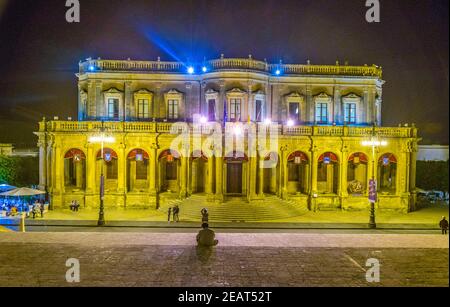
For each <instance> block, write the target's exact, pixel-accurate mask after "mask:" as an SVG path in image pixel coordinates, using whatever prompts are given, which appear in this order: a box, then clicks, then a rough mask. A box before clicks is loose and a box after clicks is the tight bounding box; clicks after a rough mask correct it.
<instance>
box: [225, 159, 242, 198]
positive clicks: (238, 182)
mask: <svg viewBox="0 0 450 307" xmlns="http://www.w3.org/2000/svg"><path fill="white" fill-rule="evenodd" d="M227 193H228V194H242V162H229V163H227Z"/></svg>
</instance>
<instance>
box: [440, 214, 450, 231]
mask: <svg viewBox="0 0 450 307" xmlns="http://www.w3.org/2000/svg"><path fill="white" fill-rule="evenodd" d="M439 227H441V230H442V234H443V235H446V234H447V229H448V221H447V220H446V219H445V216H443V217H442V220H441V221H440V222H439Z"/></svg>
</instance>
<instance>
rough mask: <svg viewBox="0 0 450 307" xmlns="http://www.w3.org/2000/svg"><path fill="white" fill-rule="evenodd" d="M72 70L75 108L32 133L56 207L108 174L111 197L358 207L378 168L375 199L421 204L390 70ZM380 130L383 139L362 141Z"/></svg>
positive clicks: (119, 63) (237, 61)
mask: <svg viewBox="0 0 450 307" xmlns="http://www.w3.org/2000/svg"><path fill="white" fill-rule="evenodd" d="M77 77H78V93H79V100H78V119H77V120H72V119H68V120H61V119H59V118H57V117H55V118H54V119H53V120H50V121H48V120H45V119H44V120H43V121H42V122H40V126H39V131H38V132H36V134H37V135H38V137H39V143H38V146H39V149H40V187H41V189H45V190H47V192H48V193H49V197H50V202H51V206H53V208H61V207H67V206H68V205H69V204H70V202H71V201H72V200H78V201H79V202H80V204H81V205H82V206H83V205H84V206H86V207H97V206H98V205H99V202H100V201H99V198H100V195H99V193H100V174H101V173H102V172H104V174H105V192H104V203H105V207H106V208H112V207H117V208H118V207H126V208H153V209H154V208H157V207H158V205H159V200H160V199H166V197H169V196H172V197H176V198H182V199H183V198H188V197H190V196H191V195H193V194H199V195H198V196H200V197H201V196H204V199H205V201H207V202H215V203H222V202H226V201H227V199H229V198H231V197H233V199H235V197H241V198H242V205H243V206H245V203H247V202H253V201H258V200H261V199H264V197H266V196H268V195H276V196H278V197H280V198H282V199H288V200H289V202H290V203H295V204H297V205H298V206H304V207H306V208H308V209H309V210H358V209H360V210H362V209H366V208H368V206H369V202H368V186H369V180H370V179H371V177H372V174H373V175H374V176H375V177H376V180H377V186H378V201H377V208H378V209H387V210H398V211H402V212H409V211H412V210H414V203H415V193H414V190H415V169H416V167H415V165H416V151H417V142H418V140H419V139H418V137H417V129H416V128H415V127H414V126H406V125H405V126H398V127H383V126H382V125H381V123H382V119H381V108H382V86H383V84H384V81H383V80H382V70H381V67H378V66H375V65H372V66H367V65H364V66H349V65H339V63H336V65H313V64H311V63H309V61H308V63H306V64H281V63H280V64H269V63H267V62H265V61H258V60H255V59H252V58H251V56H249V58H224V57H223V56H222V57H221V58H219V59H216V60H210V61H205V62H204V63H202V64H200V65H193V66H189V65H186V64H185V63H179V62H164V61H161V60H160V59H159V58H158V60H157V61H133V60H103V59H87V60H86V61H84V62H80V64H79V73H78V74H77ZM177 122H181V123H183V124H182V125H181V126H180V127H181V128H176V129H174V127H177V125H179V124H176V123H177ZM101 131H103V133H105V134H106V135H108V136H109V137H110V138H112V139H113V142H109V143H105V144H104V149H103V158H102V150H101V146H102V145H101V144H100V143H98V142H93V141H92V136H97V135H98V134H99V133H101ZM227 131H231V133H228V132H227ZM264 131H265V132H268V131H270V132H271V133H266V134H265V137H264V138H261V137H257V138H256V140H254V138H253V137H251V135H252V136H253V135H254V133H256V135H258V136H260V135H262V132H264ZM180 135H183V136H185V135H188V136H189V137H188V139H189V141H188V142H184V143H183V142H182V143H180V142H177V141H176V140H178V139H179V138H180ZM211 135H215V138H213V141H206V140H211ZM193 136H195V137H197V139H198V138H199V139H200V140H201V142H202V144H203V145H202V147H200V148H199V147H198V146H197V147H196V146H194V144H193V142H194V141H193V139H194V137H193ZM250 137H251V138H252V141H250ZM374 139H376V140H378V142H379V143H378V145H379V146H375V147H372V146H364V145H367V144H364V142H366V141H370V140H374ZM227 140H232V141H231V142H227ZM269 142H270V143H271V145H268V143H269ZM205 143H206V145H205ZM227 143H228V144H232V147H231V148H230V147H229V146H228V147H227V146H226V144H227ZM237 143H239V144H240V145H236V144H237ZM174 144H175V145H174ZM273 144H275V145H273ZM266 162H268V163H266Z"/></svg>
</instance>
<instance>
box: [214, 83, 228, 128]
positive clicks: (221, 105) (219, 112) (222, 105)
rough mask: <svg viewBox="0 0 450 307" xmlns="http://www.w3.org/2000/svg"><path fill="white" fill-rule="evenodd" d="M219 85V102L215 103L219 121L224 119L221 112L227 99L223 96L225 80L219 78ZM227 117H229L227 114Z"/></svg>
mask: <svg viewBox="0 0 450 307" xmlns="http://www.w3.org/2000/svg"><path fill="white" fill-rule="evenodd" d="M219 85H220V91H219V103H218V104H217V112H218V115H219V116H218V120H219V122H220V121H223V120H224V118H223V112H224V107H225V104H226V103H227V101H226V96H225V81H224V80H220V81H219ZM228 111H229V110H228ZM228 118H229V115H228Z"/></svg>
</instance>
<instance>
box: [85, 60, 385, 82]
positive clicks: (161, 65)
mask: <svg viewBox="0 0 450 307" xmlns="http://www.w3.org/2000/svg"><path fill="white" fill-rule="evenodd" d="M193 65H194V66H198V69H197V70H196V71H201V69H200V66H203V65H205V66H206V67H207V71H208V72H214V71H221V70H245V71H249V70H250V71H256V72H263V73H267V74H272V73H274V72H275V71H276V70H279V71H280V74H282V75H290V74H294V75H344V76H370V77H378V78H381V77H382V69H381V67H379V66H376V65H372V66H368V65H364V66H349V65H312V64H309V63H308V64H268V63H267V62H264V61H259V60H255V59H252V58H220V59H215V60H210V61H207V62H205V63H203V64H193ZM79 69H80V73H81V74H83V73H88V72H99V71H105V72H111V71H119V72H128V71H130V72H175V73H183V74H186V73H187V69H186V64H184V63H181V62H164V61H160V60H159V59H158V61H134V60H102V59H96V60H93V59H88V60H86V61H84V62H80V64H79Z"/></svg>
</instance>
